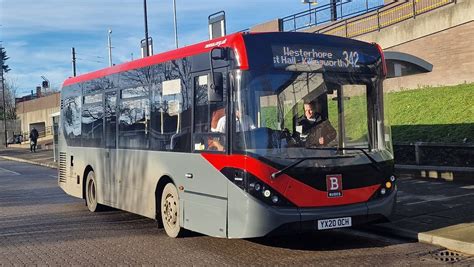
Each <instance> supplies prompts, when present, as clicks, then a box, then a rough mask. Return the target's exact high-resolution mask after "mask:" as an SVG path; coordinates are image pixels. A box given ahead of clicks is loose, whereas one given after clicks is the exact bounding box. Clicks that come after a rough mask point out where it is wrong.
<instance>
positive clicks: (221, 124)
mask: <svg viewBox="0 0 474 267" xmlns="http://www.w3.org/2000/svg"><path fill="white" fill-rule="evenodd" d="M235 120H236V131H237V132H245V131H249V130H253V129H255V128H256V127H255V124H254V123H253V120H252V118H250V117H249V116H248V115H244V116H243V117H242V114H241V113H240V110H239V109H236V110H235ZM225 128H226V116H225V115H224V116H222V118H220V119H219V121H218V122H217V127H216V129H215V132H219V133H225Z"/></svg>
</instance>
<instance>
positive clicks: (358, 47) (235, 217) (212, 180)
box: [58, 32, 397, 238]
mask: <svg viewBox="0 0 474 267" xmlns="http://www.w3.org/2000/svg"><path fill="white" fill-rule="evenodd" d="M385 73H386V67H385V62H384V57H383V53H382V50H381V49H380V47H379V46H377V45H376V44H369V43H365V42H361V41H357V40H351V39H345V38H340V37H336V36H329V35H322V34H309V33H295V32H292V33H281V32H280V33H250V34H247V33H236V34H232V35H228V36H225V37H221V38H218V39H214V40H210V41H206V42H202V43H199V44H196V45H191V46H187V47H183V48H179V49H176V50H173V51H170V52H166V53H162V54H158V55H154V56H150V57H146V58H143V59H138V60H135V61H131V62H128V63H124V64H120V65H116V66H113V67H110V68H106V69H102V70H98V71H95V72H91V73H88V74H84V75H81V76H78V77H72V78H69V79H67V80H66V81H65V82H64V84H63V87H62V90H61V116H60V120H61V121H60V132H59V177H58V183H59V186H60V187H61V188H62V189H63V190H64V191H65V192H66V193H67V194H69V195H72V196H75V197H78V198H83V199H85V202H86V205H87V207H88V209H89V210H90V211H92V212H94V211H98V210H100V209H101V208H103V207H104V206H110V207H114V208H118V209H121V210H125V211H128V212H132V213H136V214H140V215H142V216H146V217H149V218H153V219H156V220H157V221H158V224H159V225H163V226H164V228H165V231H166V233H167V234H168V235H169V236H171V237H176V236H178V235H179V234H180V233H182V232H183V229H188V230H192V231H195V232H199V233H203V234H206V235H210V236H216V237H227V238H249V237H259V236H265V235H267V234H270V233H275V232H290V231H295V232H303V231H318V230H325V229H332V228H339V227H350V226H354V225H357V224H362V223H368V222H372V221H377V220H381V219H386V218H388V217H389V216H390V215H391V213H392V211H393V208H394V205H395V202H396V201H395V200H396V193H397V188H396V185H395V176H394V174H393V171H394V161H393V150H392V144H391V133H390V127H389V125H388V123H387V120H386V118H385V116H384V96H383V90H382V82H383V79H384V76H385ZM308 107H311V109H312V110H311V112H312V114H313V115H314V114H316V115H317V116H313V117H311V116H308V114H307V113H311V112H309V111H308V110H309V108H308ZM226 118H231V119H226ZM305 119H306V120H307V121H306V122H305V123H306V124H308V120H309V123H310V124H309V126H308V125H305V124H303V121H304V120H305Z"/></svg>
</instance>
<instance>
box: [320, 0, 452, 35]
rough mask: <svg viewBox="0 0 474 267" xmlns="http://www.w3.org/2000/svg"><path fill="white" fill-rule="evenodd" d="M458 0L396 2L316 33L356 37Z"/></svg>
mask: <svg viewBox="0 0 474 267" xmlns="http://www.w3.org/2000/svg"><path fill="white" fill-rule="evenodd" d="M456 2H457V0H408V1H404V2H395V3H394V4H390V5H387V6H384V7H380V8H377V9H376V10H375V11H373V12H371V13H369V14H366V15H362V16H360V17H359V18H348V19H344V20H341V21H339V22H337V23H334V24H331V25H329V26H327V27H324V28H320V29H318V30H316V31H314V32H315V33H324V34H330V35H337V36H342V37H348V38H351V37H356V36H359V35H362V34H366V33H369V32H374V31H380V29H383V28H386V27H388V26H391V25H394V24H397V23H399V22H401V21H404V20H407V19H411V18H416V16H418V15H420V14H423V13H427V12H430V11H432V10H435V9H437V8H440V7H443V6H446V5H449V4H453V3H454V4H456Z"/></svg>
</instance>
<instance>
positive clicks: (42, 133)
mask: <svg viewBox="0 0 474 267" xmlns="http://www.w3.org/2000/svg"><path fill="white" fill-rule="evenodd" d="M21 135H22V137H23V138H22V140H23V142H26V141H29V140H30V133H29V132H23V133H22V134H21ZM46 136H53V126H47V127H45V129H44V130H43V131H38V138H43V137H46Z"/></svg>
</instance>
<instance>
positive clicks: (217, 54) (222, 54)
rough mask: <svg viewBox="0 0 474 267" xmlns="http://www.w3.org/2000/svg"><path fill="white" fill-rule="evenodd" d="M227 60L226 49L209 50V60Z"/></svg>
mask: <svg viewBox="0 0 474 267" xmlns="http://www.w3.org/2000/svg"><path fill="white" fill-rule="evenodd" d="M228 58H229V48H228V47H214V48H213V49H212V50H211V59H212V60H227V59H228Z"/></svg>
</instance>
